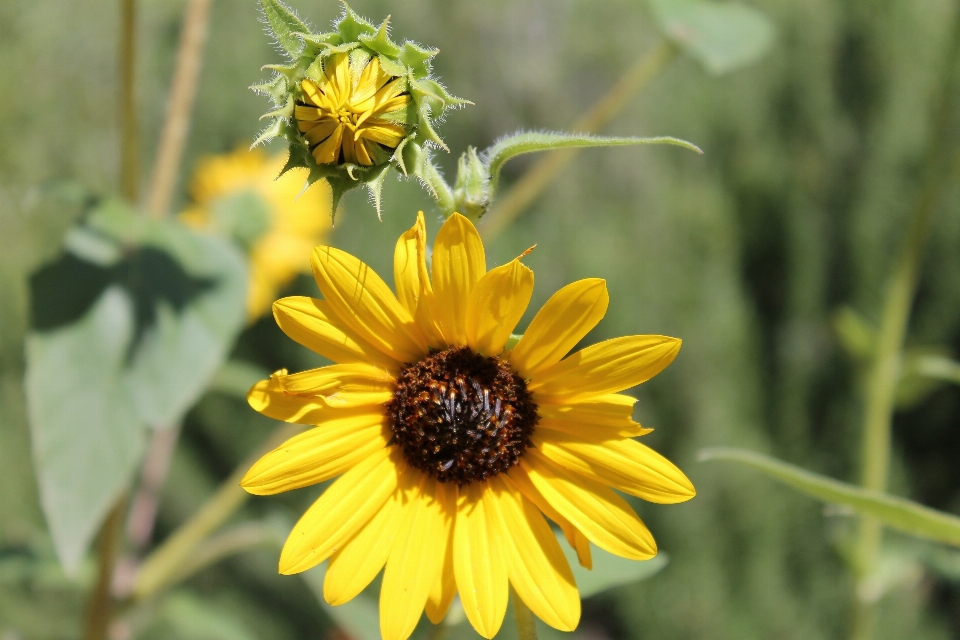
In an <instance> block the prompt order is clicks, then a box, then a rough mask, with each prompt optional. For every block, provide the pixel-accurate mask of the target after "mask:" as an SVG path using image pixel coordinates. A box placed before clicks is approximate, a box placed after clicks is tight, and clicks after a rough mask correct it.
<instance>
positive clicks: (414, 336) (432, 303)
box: [242, 213, 694, 640]
mask: <svg viewBox="0 0 960 640" xmlns="http://www.w3.org/2000/svg"><path fill="white" fill-rule="evenodd" d="M521 257H522V256H521ZM312 266H313V271H314V274H315V276H316V280H317V284H318V285H319V287H320V291H321V293H322V294H323V299H322V300H318V299H312V298H306V297H292V298H284V299H282V300H279V301H277V302H276V303H275V304H274V315H275V317H276V320H277V323H278V324H279V325H280V328H281V329H282V330H283V331H284V332H285V333H286V334H287V335H288V336H289V337H290V338H292V339H293V340H295V341H297V342H299V343H300V344H302V345H304V346H306V347H308V348H310V349H312V350H314V351H316V352H317V353H320V354H321V355H323V356H326V357H327V358H329V359H330V360H332V361H334V362H335V363H337V364H334V365H331V366H328V367H322V368H320V369H314V370H310V371H304V372H301V373H294V374H288V373H287V372H286V371H285V370H281V371H278V372H277V373H275V374H274V375H273V376H271V378H270V379H269V380H264V381H262V382H260V383H258V384H256V385H255V386H254V387H253V388H252V389H251V391H250V393H249V396H248V398H249V401H250V404H251V406H253V407H254V408H255V409H256V410H258V411H260V412H261V413H263V414H265V415H267V416H270V417H272V418H276V419H280V420H286V421H289V422H298V423H303V424H309V425H316V426H315V427H314V428H312V429H309V430H307V431H306V432H304V433H302V434H300V435H298V436H295V437H294V438H292V439H290V440H289V441H287V442H286V443H284V444H283V445H282V446H280V447H278V448H277V449H275V450H274V451H272V452H270V453H268V454H266V455H265V456H264V457H263V458H261V459H260V460H259V461H258V462H257V463H256V464H255V465H254V466H253V467H252V468H251V469H250V471H249V472H248V473H247V475H246V476H245V477H244V479H243V481H242V485H243V487H244V488H245V489H246V490H247V491H249V492H251V493H254V494H258V495H269V494H275V493H280V492H283V491H288V490H291V489H297V488H300V487H305V486H309V485H312V484H316V483H318V482H322V481H324V480H327V479H330V478H333V477H335V476H340V477H339V478H338V479H337V480H336V481H335V482H333V484H331V485H330V487H329V488H328V489H327V490H326V491H325V492H324V493H323V494H322V495H321V496H320V498H319V499H318V500H317V501H316V502H315V503H314V504H313V505H312V506H311V507H310V508H309V510H308V511H307V512H306V513H305V514H304V515H303V517H302V518H301V519H300V521H299V522H297V524H296V526H294V528H293V531H292V532H291V533H290V536H289V538H288V539H287V541H286V544H285V545H284V548H283V551H282V552H281V555H280V572H281V573H285V574H293V573H298V572H301V571H304V570H306V569H309V568H311V567H313V566H315V565H317V564H319V563H320V562H323V561H324V560H327V559H329V565H328V568H327V573H326V578H325V582H324V597H325V598H326V600H327V601H328V602H329V603H330V604H333V605H337V604H342V603H344V602H347V601H348V600H350V599H351V598H353V597H354V596H356V595H357V594H359V593H360V591H362V590H363V589H364V588H365V587H366V586H367V585H368V584H370V582H371V581H372V580H373V579H374V578H375V577H376V575H377V574H378V573H379V572H380V570H381V569H383V571H384V573H383V583H382V587H381V594H380V628H381V633H382V635H383V637H384V638H385V639H386V640H405V639H406V638H407V637H408V636H409V635H410V634H411V633H412V631H413V629H414V627H415V626H416V624H417V621H418V620H419V619H420V615H421V613H422V612H423V611H424V610H426V613H427V617H428V618H429V619H430V620H431V621H432V622H434V623H439V622H440V620H442V619H443V617H444V615H445V613H446V611H447V609H448V607H449V606H450V603H451V601H452V600H453V597H454V595H456V594H457V593H459V595H460V599H461V601H462V603H463V607H464V610H465V612H466V615H467V618H468V619H469V620H470V622H471V623H472V624H473V626H474V628H475V629H476V630H477V632H478V633H480V635H482V636H484V637H486V638H492V637H493V636H494V635H495V634H496V633H497V631H498V630H499V628H500V625H501V623H502V621H503V617H504V613H505V611H506V608H507V600H508V592H509V586H511V585H512V586H513V588H514V590H515V591H516V593H517V595H518V596H519V597H520V598H521V599H522V600H523V601H524V602H525V603H526V605H527V606H528V607H529V608H530V609H531V610H532V611H533V612H534V613H535V614H536V615H537V616H538V617H540V618H541V619H542V620H543V621H544V622H545V623H547V624H549V625H551V626H553V627H555V628H557V629H561V630H566V631H570V630H573V629H574V628H575V627H576V626H577V623H578V622H579V618H580V598H579V594H578V592H577V587H576V584H575V581H574V577H573V574H572V572H571V570H570V566H569V564H568V563H567V561H566V558H565V556H564V554H563V551H562V549H561V548H560V545H559V543H558V541H557V538H556V537H555V536H554V534H553V531H552V529H551V527H550V525H549V524H548V522H547V518H549V519H550V520H552V521H553V522H555V523H556V524H557V525H558V526H559V527H560V529H561V530H562V531H563V533H564V535H565V537H566V539H567V541H568V542H569V543H570V544H571V545H572V546H573V547H574V548H575V549H576V551H577V555H578V557H579V560H580V562H581V564H583V565H584V566H586V567H588V568H589V567H590V565H591V558H590V545H589V542H592V543H593V544H595V545H597V546H598V547H600V548H601V549H605V550H606V551H609V552H611V553H614V554H616V555H619V556H622V557H625V558H631V559H635V560H645V559H649V558H651V557H653V556H654V555H655V554H656V552H657V548H656V543H655V542H654V540H653V536H652V535H651V533H650V532H649V530H648V529H647V528H646V526H645V525H644V524H643V522H641V520H640V519H639V517H637V515H636V513H635V512H634V510H633V509H632V508H631V507H630V506H629V505H628V504H627V502H626V501H625V500H624V499H623V498H621V497H620V496H619V495H618V494H617V493H616V492H615V491H614V489H616V490H619V491H622V492H624V493H627V494H630V495H633V496H637V497H640V498H643V499H645V500H648V501H651V502H658V503H677V502H683V501H685V500H688V499H690V498H691V497H693V495H694V488H693V485H692V484H691V483H690V481H689V480H688V479H687V477H686V476H685V475H684V474H683V473H682V472H681V471H680V470H679V469H677V467H675V466H674V465H673V464H672V463H671V462H669V461H668V460H666V459H665V458H664V457H662V456H661V455H659V454H658V453H656V452H655V451H653V450H652V449H650V448H648V447H646V446H645V445H643V444H641V443H640V442H638V441H636V440H633V439H632V438H633V437H634V436H639V435H643V434H644V433H646V432H647V431H648V430H645V429H643V428H641V426H640V425H639V424H637V423H636V422H634V421H633V419H632V417H631V416H632V412H633V405H634V402H635V399H634V398H632V397H630V396H627V395H622V394H620V393H619V392H620V391H623V390H625V389H628V388H630V387H633V386H635V385H637V384H640V383H641V382H644V381H646V380H648V379H650V378H651V377H653V376H654V375H656V374H657V373H659V372H660V371H662V370H663V369H664V368H665V367H666V366H667V365H668V364H669V363H670V362H671V361H672V360H673V359H674V357H675V356H676V354H677V352H678V350H679V349H680V341H679V340H677V339H675V338H668V337H665V336H653V335H640V336H627V337H621V338H615V339H612V340H607V341H604V342H600V343H598V344H595V345H592V346H589V347H586V348H584V349H582V350H580V351H578V352H576V353H574V354H572V355H569V356H567V353H568V352H569V351H570V349H572V348H573V347H574V346H575V345H576V344H577V343H578V342H579V341H580V340H581V339H582V338H583V337H584V336H585V335H586V334H587V333H588V332H589V331H590V330H591V329H592V328H593V327H594V326H595V325H596V324H597V323H598V322H599V321H600V319H601V318H602V317H603V315H604V313H605V312H606V308H607V303H608V296H607V290H606V285H605V283H604V281H603V280H599V279H586V280H580V281H578V282H574V283H572V284H570V285H567V286H566V287H564V288H562V289H561V290H560V291H558V292H557V293H556V294H554V295H553V296H552V297H551V298H550V299H549V300H548V301H547V303H546V304H545V305H544V306H543V308H542V309H541V310H540V311H539V313H537V314H536V316H535V317H534V319H533V320H532V321H531V323H530V325H529V327H528V328H527V330H526V332H525V333H524V335H523V337H522V338H520V340H519V342H516V344H515V345H513V344H512V343H511V341H510V337H511V332H512V331H513V329H514V328H515V327H516V325H517V323H518V322H519V321H520V318H521V316H522V315H523V313H524V311H525V310H526V307H527V304H528V303H529V301H530V297H531V294H532V291H533V272H532V271H531V270H530V269H529V268H527V267H526V266H525V265H523V264H522V263H521V261H520V258H517V259H515V260H513V261H511V262H509V263H507V264H505V265H503V266H500V267H497V268H495V269H492V270H490V271H487V269H486V262H485V257H484V250H483V244H482V242H481V240H480V236H479V234H478V233H477V230H476V229H475V228H474V226H473V225H472V224H471V223H470V221H469V220H467V219H466V218H464V217H463V216H460V215H458V214H454V215H453V216H451V217H450V218H449V219H448V220H447V221H446V223H445V224H444V225H443V227H442V228H441V229H440V231H439V233H438V235H437V238H436V241H435V243H434V250H433V260H432V265H431V268H430V269H429V270H428V267H427V263H426V233H425V226H424V220H423V214H422V213H421V214H420V215H419V216H418V219H417V223H416V224H415V225H414V227H413V228H411V229H410V230H409V231H407V232H406V233H404V234H403V235H402V236H401V237H400V240H399V241H398V242H397V246H396V252H395V256H394V280H395V285H396V295H394V293H393V292H392V291H391V290H390V288H389V287H388V286H387V284H386V283H384V282H383V280H381V279H380V278H379V277H378V276H377V275H376V274H375V273H374V272H373V271H372V270H371V269H370V268H369V267H368V266H367V265H365V264H364V263H363V262H361V261H360V260H358V259H357V258H355V257H353V256H351V255H349V254H347V253H345V252H344V251H341V250H339V249H335V248H333V247H318V248H317V249H315V250H314V253H313V260H312ZM508 344H511V346H512V348H507V345H508ZM565 356H566V357H565ZM341 474H342V475H341Z"/></svg>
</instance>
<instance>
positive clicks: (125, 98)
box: [117, 0, 140, 203]
mask: <svg viewBox="0 0 960 640" xmlns="http://www.w3.org/2000/svg"><path fill="white" fill-rule="evenodd" d="M136 26H137V3H136V0H120V46H119V50H118V55H117V71H118V75H119V83H120V96H119V97H120V105H119V107H120V194H121V195H122V196H123V197H124V198H125V199H126V200H127V201H128V202H130V203H136V201H137V198H138V197H139V194H138V191H139V188H138V187H139V184H140V155H139V149H138V146H139V145H138V142H139V135H138V131H137V104H136V95H135V93H134V79H135V77H136V76H135V73H136V69H135V66H136V50H137V49H136V32H137V29H136Z"/></svg>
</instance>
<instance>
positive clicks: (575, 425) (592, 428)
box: [537, 418, 653, 442]
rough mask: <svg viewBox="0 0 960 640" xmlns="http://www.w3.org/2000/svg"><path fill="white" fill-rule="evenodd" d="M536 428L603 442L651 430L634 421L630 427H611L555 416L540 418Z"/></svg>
mask: <svg viewBox="0 0 960 640" xmlns="http://www.w3.org/2000/svg"><path fill="white" fill-rule="evenodd" d="M537 429H549V430H550V431H559V432H560V433H565V434H568V435H571V436H576V437H578V438H583V439H584V440H589V441H591V442H604V441H606V440H620V439H622V438H632V437H634V436H644V435H646V434H648V433H650V432H651V431H653V429H644V428H643V427H641V426H640V425H639V424H636V423H634V426H632V427H612V426H610V425H606V424H590V423H588V422H580V421H577V422H574V421H573V420H558V419H556V418H540V421H539V422H537Z"/></svg>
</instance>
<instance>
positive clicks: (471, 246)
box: [433, 213, 487, 346]
mask: <svg viewBox="0 0 960 640" xmlns="http://www.w3.org/2000/svg"><path fill="white" fill-rule="evenodd" d="M486 271H487V266H486V258H485V257H484V252H483V242H482V241H481V240H480V234H479V233H477V229H476V227H474V226H473V223H472V222H470V221H469V220H467V219H466V218H464V217H463V216H461V215H460V214H459V213H454V214H453V215H452V216H450V217H449V218H447V221H446V222H445V223H443V226H442V227H441V228H440V231H439V232H438V233H437V238H436V240H435V241H434V243H433V291H434V295H435V297H436V308H435V309H434V311H435V313H436V315H437V320H438V321H439V324H440V329H441V331H442V332H443V337H444V339H445V340H446V341H447V344H449V345H450V346H464V345H466V344H467V332H466V319H467V304H468V303H469V301H470V293H471V292H472V291H473V288H474V287H475V286H476V285H477V282H479V281H480V278H481V277H483V274H484V273H486Z"/></svg>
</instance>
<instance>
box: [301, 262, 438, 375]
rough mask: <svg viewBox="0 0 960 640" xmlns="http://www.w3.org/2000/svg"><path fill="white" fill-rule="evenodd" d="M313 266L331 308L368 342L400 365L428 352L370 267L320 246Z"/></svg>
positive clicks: (403, 311)
mask: <svg viewBox="0 0 960 640" xmlns="http://www.w3.org/2000/svg"><path fill="white" fill-rule="evenodd" d="M311 264H312V266H313V273H314V276H315V277H316V279H317V285H318V286H319V287H320V291H321V292H322V293H323V297H324V299H325V300H326V301H327V303H328V304H329V305H330V308H331V309H333V311H334V313H336V314H337V316H338V317H339V318H340V319H341V320H342V321H343V322H344V324H346V325H347V326H349V327H350V328H351V329H353V330H354V331H355V332H356V333H358V334H360V335H361V336H362V337H363V339H364V340H365V341H367V342H369V343H370V344H372V345H373V346H375V347H377V348H378V349H380V351H382V352H383V353H385V354H387V355H389V356H390V357H391V358H393V359H395V360H398V361H400V362H416V361H417V360H419V359H420V358H421V357H422V356H423V355H424V354H426V353H427V343H426V341H425V340H424V338H423V336H422V335H421V334H420V331H419V330H418V329H417V327H416V325H415V324H414V322H413V318H411V317H410V314H409V313H407V310H406V309H404V308H403V306H401V304H400V303H399V302H397V298H396V297H395V296H394V295H393V292H392V291H390V288H389V287H388V286H387V285H386V283H384V282H383V280H381V279H380V276H378V275H377V274H376V273H374V272H373V270H372V269H371V268H370V267H368V266H367V265H366V264H364V263H363V262H361V261H360V260H358V259H357V258H355V257H354V256H352V255H350V254H349V253H346V252H345V251H341V250H339V249H335V248H333V247H317V248H316V249H315V250H314V252H313V259H312V262H311Z"/></svg>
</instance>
